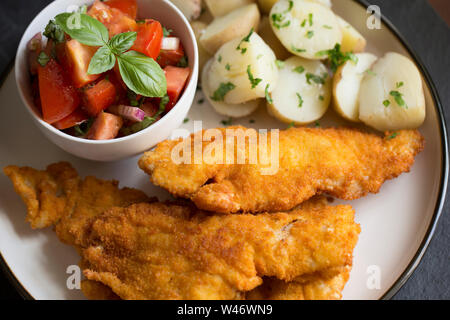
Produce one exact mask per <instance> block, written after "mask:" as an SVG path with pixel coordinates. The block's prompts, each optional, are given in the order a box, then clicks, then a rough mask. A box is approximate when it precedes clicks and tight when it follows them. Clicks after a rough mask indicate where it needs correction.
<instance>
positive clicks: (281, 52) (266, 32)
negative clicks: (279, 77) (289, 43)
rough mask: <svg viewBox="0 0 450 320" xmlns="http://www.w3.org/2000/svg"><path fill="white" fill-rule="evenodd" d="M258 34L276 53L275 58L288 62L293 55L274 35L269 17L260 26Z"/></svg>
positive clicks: (264, 18)
mask: <svg viewBox="0 0 450 320" xmlns="http://www.w3.org/2000/svg"><path fill="white" fill-rule="evenodd" d="M258 34H259V35H260V36H261V38H262V39H263V40H264V42H265V43H267V44H268V45H269V47H270V48H271V49H272V50H273V52H274V53H275V56H276V57H277V58H278V59H279V60H286V59H287V58H289V57H291V56H292V54H291V53H290V52H289V51H287V50H286V48H285V47H284V46H283V44H282V43H281V42H280V40H278V38H277V36H276V35H275V33H273V30H272V27H271V26H270V20H269V18H268V17H266V16H264V17H263V18H262V20H261V23H260V25H259V30H258Z"/></svg>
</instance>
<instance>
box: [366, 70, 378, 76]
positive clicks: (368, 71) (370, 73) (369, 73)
mask: <svg viewBox="0 0 450 320" xmlns="http://www.w3.org/2000/svg"><path fill="white" fill-rule="evenodd" d="M366 73H367V74H368V75H369V76H376V75H377V74H376V73H375V72H373V71H372V70H370V69H368V70H367V71H366Z"/></svg>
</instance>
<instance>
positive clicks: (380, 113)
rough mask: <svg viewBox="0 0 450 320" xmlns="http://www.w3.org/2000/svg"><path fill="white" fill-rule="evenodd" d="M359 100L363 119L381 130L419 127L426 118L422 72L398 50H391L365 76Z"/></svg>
mask: <svg viewBox="0 0 450 320" xmlns="http://www.w3.org/2000/svg"><path fill="white" fill-rule="evenodd" d="M359 102H360V108H359V118H360V119H361V121H363V122H364V123H365V124H367V125H369V126H371V127H373V128H375V129H377V130H380V131H394V130H402V129H415V128H418V127H420V126H421V125H422V123H423V122H424V120H425V115H426V111H425V96H424V92H423V86H422V77H421V75H420V72H419V70H418V69H417V67H416V65H415V64H414V62H412V61H411V60H410V59H409V58H407V57H405V56H403V55H401V54H398V53H394V52H389V53H387V54H386V55H385V56H384V57H383V58H381V59H379V60H378V61H377V62H376V63H375V64H374V66H373V67H372V72H370V74H366V75H365V76H364V79H363V81H362V83H361V90H360V93H359Z"/></svg>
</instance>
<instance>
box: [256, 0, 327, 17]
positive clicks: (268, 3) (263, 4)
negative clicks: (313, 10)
mask: <svg viewBox="0 0 450 320" xmlns="http://www.w3.org/2000/svg"><path fill="white" fill-rule="evenodd" d="M307 1H312V2H317V3H320V4H322V5H325V6H327V7H328V8H331V0H307ZM277 2H278V0H258V3H259V7H260V8H261V10H262V11H263V12H264V13H267V14H268V13H269V12H270V10H271V9H272V7H273V5H274V4H275V3H277Z"/></svg>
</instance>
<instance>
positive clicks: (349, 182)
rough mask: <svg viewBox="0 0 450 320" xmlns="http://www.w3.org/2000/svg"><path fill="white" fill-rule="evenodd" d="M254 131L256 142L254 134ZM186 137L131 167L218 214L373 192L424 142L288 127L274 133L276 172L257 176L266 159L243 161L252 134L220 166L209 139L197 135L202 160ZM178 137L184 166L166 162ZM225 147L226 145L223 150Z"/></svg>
mask: <svg viewBox="0 0 450 320" xmlns="http://www.w3.org/2000/svg"><path fill="white" fill-rule="evenodd" d="M228 129H240V130H246V129H245V128H242V127H232V128H228ZM216 130H217V132H219V133H221V134H222V137H221V136H216V137H215V139H212V141H213V142H214V143H217V141H223V142H224V145H226V142H225V138H224V137H225V130H226V129H216ZM249 130H250V131H248V132H247V136H255V135H256V132H255V131H254V130H253V129H249ZM244 132H245V131H244ZM197 135H198V133H197ZM256 136H257V137H258V139H259V140H260V141H264V140H261V135H256ZM193 137H194V135H192V136H191V137H190V138H188V139H186V140H181V139H180V140H176V141H165V142H163V143H161V144H159V145H158V146H157V147H156V149H155V150H153V151H150V152H147V153H146V154H145V155H144V156H143V157H142V158H141V159H140V161H139V166H140V167H141V169H142V170H144V171H145V172H146V173H148V174H149V175H150V180H151V181H152V182H153V183H154V184H156V185H158V186H161V187H163V188H165V189H167V190H168V191H169V192H170V193H172V194H173V195H175V196H177V197H182V198H187V199H191V200H192V201H193V202H194V203H195V204H196V205H197V207H199V208H200V209H203V210H209V211H213V212H221V213H236V212H253V213H255V212H271V211H285V210H290V209H292V208H294V207H295V206H297V205H298V204H300V203H302V202H304V201H305V200H307V199H309V198H311V197H312V196H314V195H316V194H321V193H326V194H329V195H332V196H335V197H337V198H340V199H345V200H354V199H357V198H360V197H363V196H365V195H367V194H368V193H369V192H372V193H376V192H378V191H379V189H380V187H381V185H382V184H383V183H384V181H385V180H387V179H393V178H395V177H397V176H398V175H400V174H402V173H404V172H408V171H409V170H410V168H411V166H412V165H413V163H414V157H415V156H416V155H417V154H418V153H419V152H421V151H422V149H423V147H424V139H423V137H422V136H421V135H420V133H419V132H418V131H414V130H406V131H399V132H397V136H395V138H392V135H391V134H390V133H386V136H385V138H381V137H379V136H377V135H374V134H368V133H363V132H360V131H358V130H355V129H346V128H339V129H309V128H292V129H289V130H287V131H281V132H280V134H279V157H276V159H279V170H278V171H277V172H276V173H275V174H272V175H264V174H262V170H263V169H267V168H268V167H269V166H268V165H258V164H248V159H251V157H249V150H252V149H250V147H249V145H250V146H254V145H255V144H256V142H255V141H256V140H253V141H254V142H253V143H247V145H246V146H245V147H244V148H235V149H234V156H233V155H232V158H233V157H234V162H233V163H238V161H237V160H238V155H239V154H240V153H239V152H243V151H242V150H244V149H245V155H246V157H245V159H246V160H247V162H245V163H246V164H221V163H224V162H223V161H222V162H220V161H221V160H224V159H226V158H225V156H224V157H215V154H214V156H211V155H210V153H209V152H205V150H208V146H209V147H210V148H212V147H213V142H208V141H209V140H211V139H209V140H208V139H207V138H206V137H205V138H204V139H203V140H205V141H203V143H202V145H203V149H202V150H203V151H204V152H203V158H202V157H201V156H200V155H202V153H201V152H200V153H198V152H197V153H196V152H195V149H194V138H193ZM199 137H200V141H202V140H201V136H200V135H199ZM247 141H251V139H248V140H247ZM270 141H271V134H269V136H268V139H267V142H263V143H262V144H261V142H260V144H261V145H263V146H267V147H268V150H269V154H270V152H271V150H272V149H273V150H274V151H275V150H276V149H275V148H272V147H271V144H270V143H271V142H270ZM180 142H183V143H184V144H185V145H186V146H187V148H186V149H185V150H188V151H189V150H190V152H191V164H184V163H181V164H178V163H177V162H174V161H173V154H172V153H174V154H177V153H176V152H178V149H177V148H179V146H180ZM185 150H183V152H182V153H181V154H184V152H185ZM225 150H226V147H224V148H223V150H222V151H223V153H224V154H225V152H226V151H225ZM229 150H233V149H232V148H231V149H229ZM238 150H239V152H238ZM258 150H259V151H261V147H258ZM175 151H176V152H175ZM217 154H220V151H218V152H217ZM250 155H251V154H250ZM187 158H188V157H187ZM261 159H266V158H265V157H260V160H261ZM258 163H264V162H262V161H259V162H258ZM271 164H273V165H275V163H274V162H271ZM273 167H276V166H273Z"/></svg>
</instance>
